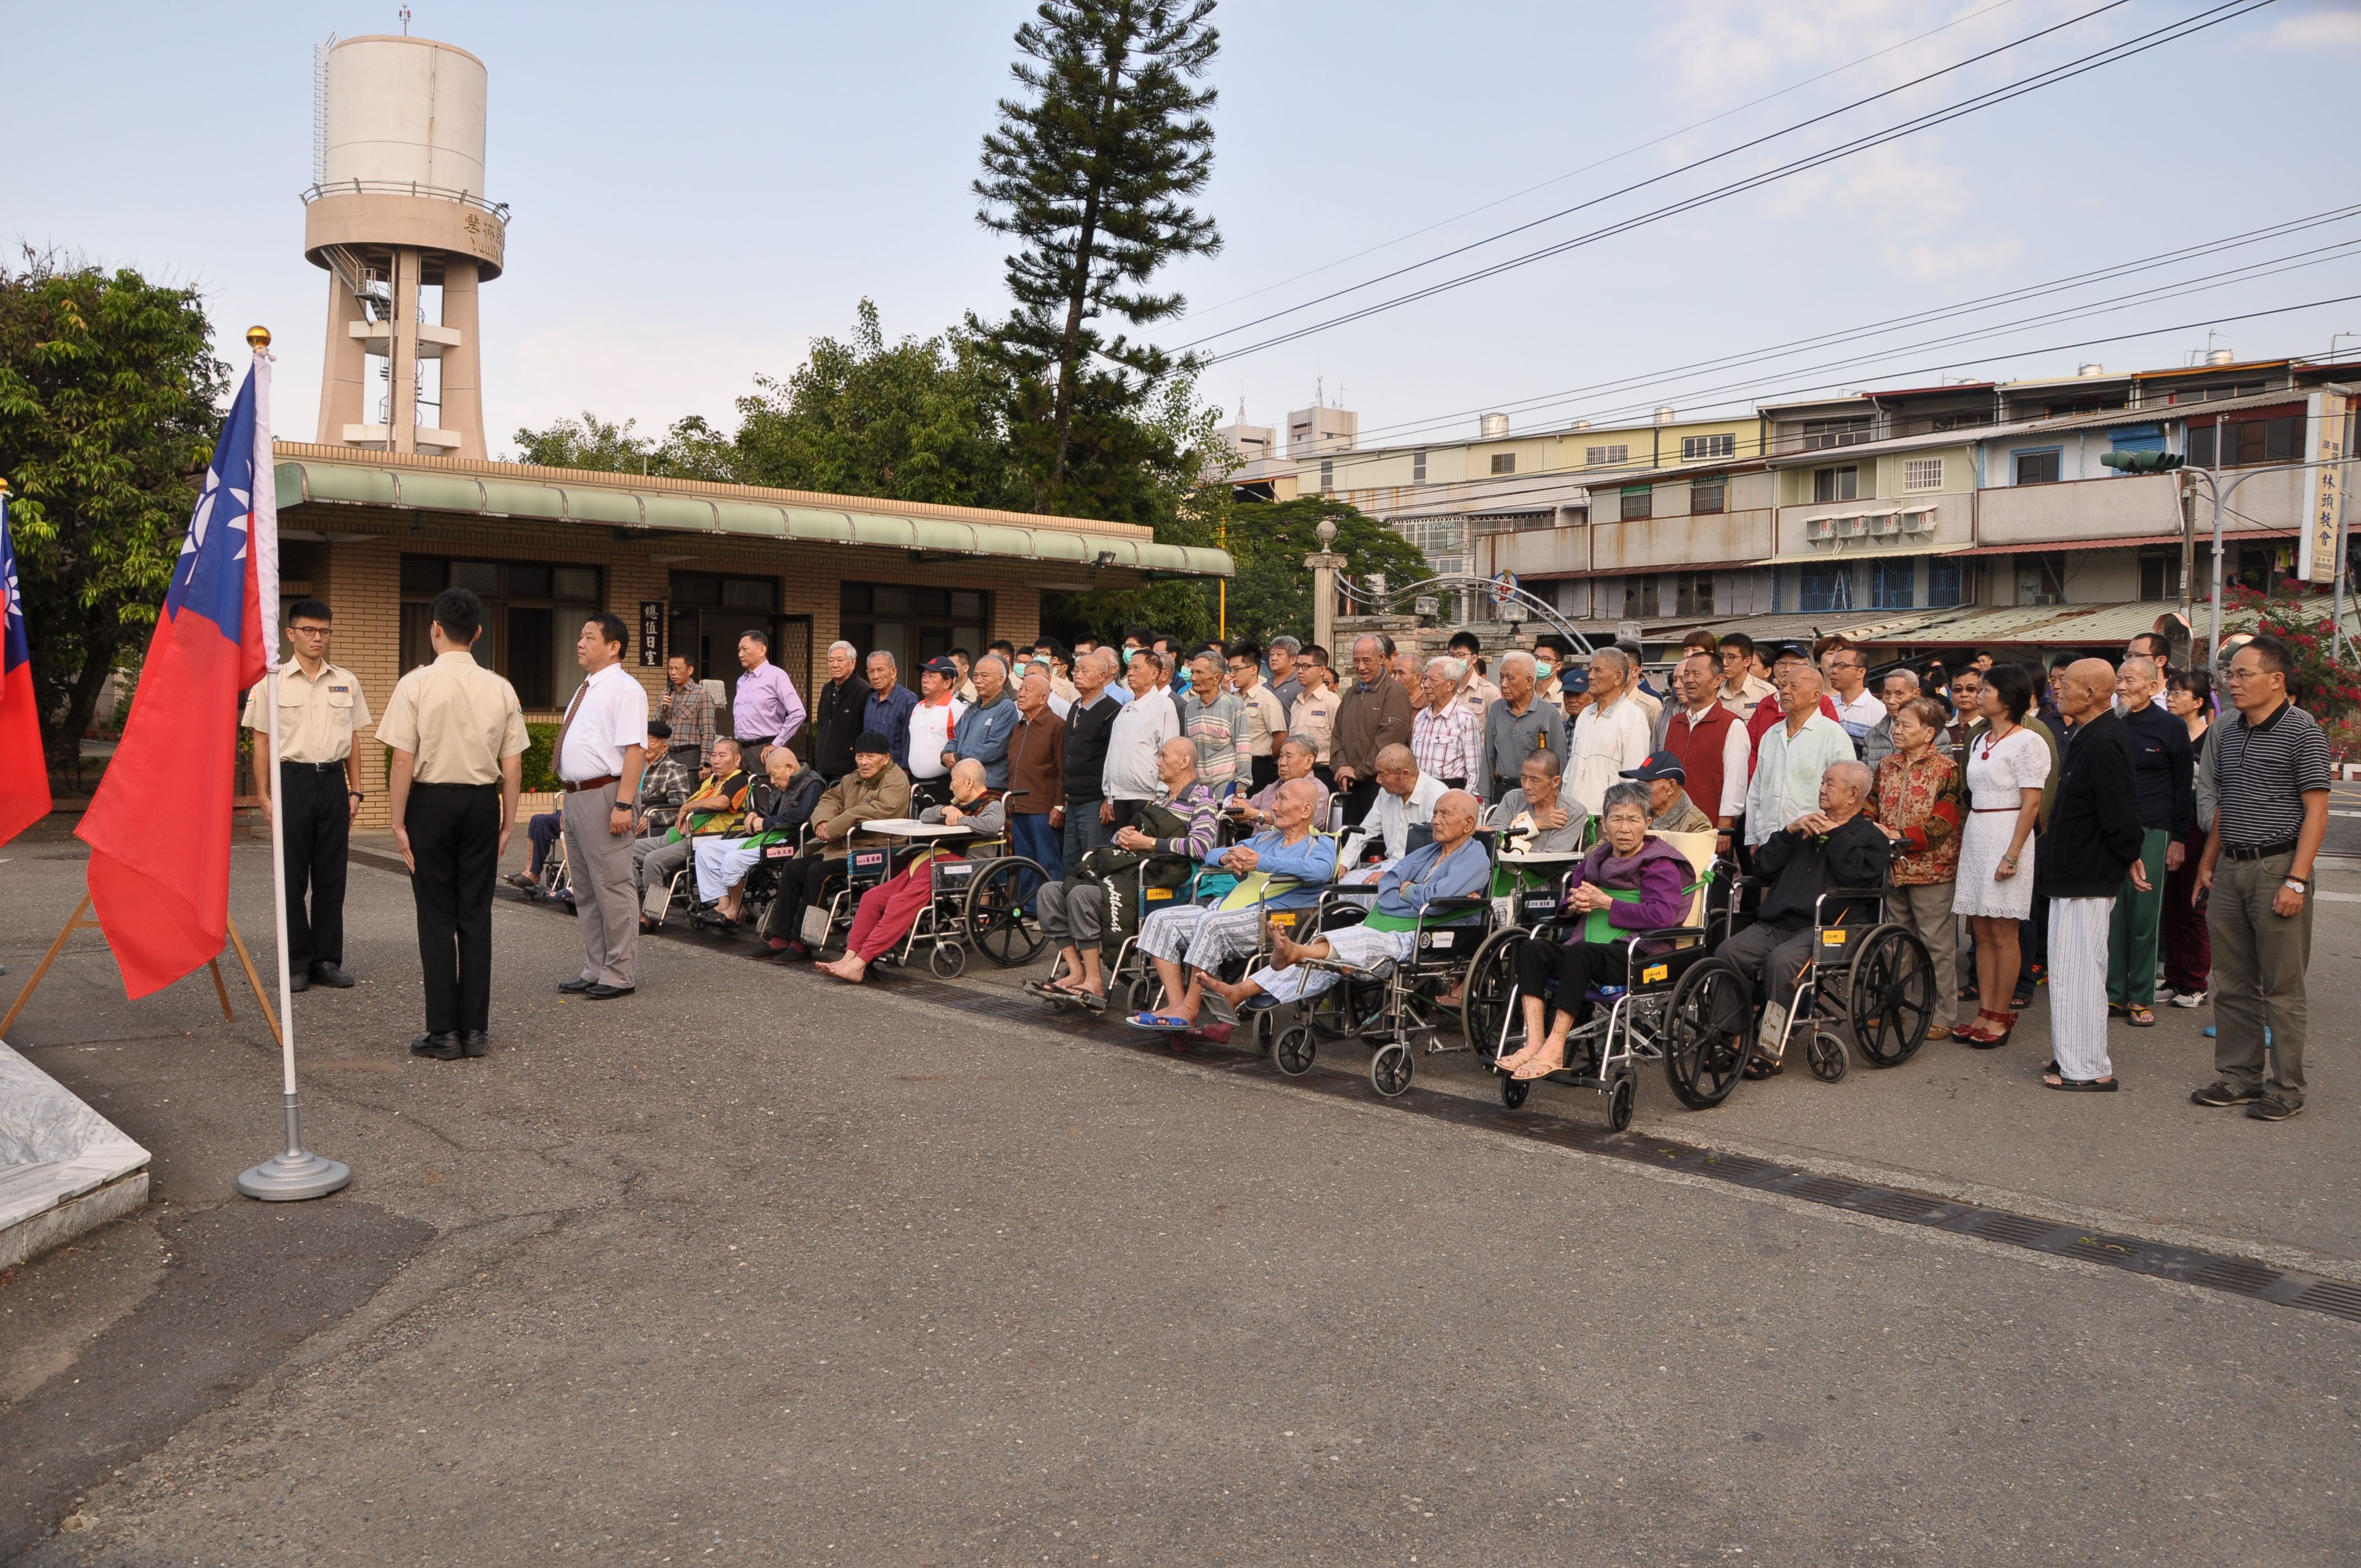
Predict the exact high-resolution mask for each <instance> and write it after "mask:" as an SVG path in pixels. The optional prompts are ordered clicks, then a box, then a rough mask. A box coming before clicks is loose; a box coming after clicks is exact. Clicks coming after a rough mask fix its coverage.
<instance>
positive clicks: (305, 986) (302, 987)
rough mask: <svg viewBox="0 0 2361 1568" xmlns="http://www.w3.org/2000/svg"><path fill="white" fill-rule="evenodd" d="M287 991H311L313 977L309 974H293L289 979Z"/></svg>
mask: <svg viewBox="0 0 2361 1568" xmlns="http://www.w3.org/2000/svg"><path fill="white" fill-rule="evenodd" d="M287 989H288V990H289V991H309V990H311V989H312V977H311V976H310V975H308V974H302V973H300V972H299V973H295V974H291V975H289V976H288V977H287Z"/></svg>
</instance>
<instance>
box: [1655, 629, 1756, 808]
mask: <svg viewBox="0 0 2361 1568" xmlns="http://www.w3.org/2000/svg"><path fill="white" fill-rule="evenodd" d="M1673 690H1674V693H1675V696H1678V697H1679V698H1680V706H1679V707H1677V708H1676V709H1675V710H1673V711H1672V712H1671V713H1670V714H1669V715H1668V716H1667V718H1666V719H1665V721H1664V745H1663V747H1662V748H1660V749H1661V750H1663V751H1670V752H1671V753H1672V754H1673V755H1674V756H1675V757H1678V758H1679V759H1680V762H1681V768H1682V770H1683V772H1685V773H1686V774H1687V789H1688V795H1689V799H1690V800H1691V801H1693V802H1695V803H1696V805H1697V809H1698V810H1700V811H1702V812H1704V813H1705V814H1706V815H1707V816H1708V817H1712V818H1713V825H1714V827H1715V828H1717V829H1718V830H1719V832H1720V834H1721V837H1720V839H1719V840H1718V841H1717V842H1716V843H1715V845H1714V848H1715V850H1717V851H1718V852H1719V853H1721V854H1728V853H1729V852H1730V820H1731V818H1733V817H1736V816H1737V815H1738V814H1739V813H1740V812H1741V811H1743V810H1744V809H1746V778H1747V760H1748V758H1747V753H1748V750H1749V746H1748V740H1747V735H1746V727H1745V726H1744V725H1742V724H1741V723H1739V721H1738V716H1737V715H1736V714H1734V713H1732V712H1730V709H1729V708H1727V707H1723V706H1722V705H1721V663H1720V661H1719V659H1717V658H1715V657H1714V656H1713V655H1712V654H1710V653H1704V652H1693V653H1691V654H1690V655H1689V656H1688V657H1687V658H1686V659H1683V660H1682V661H1681V662H1680V663H1679V665H1678V666H1677V667H1676V668H1675V670H1674V671H1673Z"/></svg>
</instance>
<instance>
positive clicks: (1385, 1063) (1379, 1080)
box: [1369, 1040, 1411, 1100]
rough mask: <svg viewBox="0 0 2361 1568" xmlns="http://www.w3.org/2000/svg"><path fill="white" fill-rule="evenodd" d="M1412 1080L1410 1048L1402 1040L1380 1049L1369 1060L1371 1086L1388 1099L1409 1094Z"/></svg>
mask: <svg viewBox="0 0 2361 1568" xmlns="http://www.w3.org/2000/svg"><path fill="white" fill-rule="evenodd" d="M1410 1079H1411V1059H1410V1047H1408V1046H1406V1045H1403V1044H1402V1043H1401V1042H1400V1040H1396V1041H1394V1042H1393V1043H1392V1044H1391V1045H1389V1046H1383V1047H1379V1048H1378V1054H1377V1055H1376V1056H1374V1057H1371V1058H1369V1082H1370V1085H1371V1086H1372V1087H1374V1088H1375V1089H1376V1090H1377V1091H1378V1093H1380V1094H1382V1095H1384V1096H1385V1097H1386V1098H1387V1099H1389V1100H1391V1099H1392V1098H1393V1097H1394V1096H1395V1095H1397V1094H1402V1093H1406V1092H1408V1091H1409V1089H1410Z"/></svg>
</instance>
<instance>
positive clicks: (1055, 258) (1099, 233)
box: [970, 0, 1222, 510]
mask: <svg viewBox="0 0 2361 1568" xmlns="http://www.w3.org/2000/svg"><path fill="white" fill-rule="evenodd" d="M1212 15H1213V0H1041V4H1040V5H1039V7H1038V9H1037V11H1036V12H1035V15H1034V19H1033V20H1031V21H1029V22H1027V23H1026V24H1025V25H1024V26H1023V27H1019V28H1018V29H1017V31H1016V48H1017V50H1018V52H1019V54H1020V56H1021V58H1020V59H1018V60H1017V61H1016V64H1015V65H1014V66H1013V67H1011V71H1012V73H1013V74H1014V75H1015V76H1016V80H1017V82H1019V83H1020V84H1022V85H1023V87H1024V88H1025V90H1026V93H1027V96H1026V97H1025V98H1024V100H1022V101H1018V100H1016V99H1003V100H1002V101H1001V104H1000V124H999V126H998V127H997V128H995V129H994V131H993V132H992V133H991V134H990V135H988V136H986V137H984V141H983V178H981V179H979V180H977V181H975V182H974V187H973V189H974V191H975V194H976V196H977V197H978V199H979V201H980V203H981V205H980V207H979V208H978V211H977V214H976V215H977V219H978V221H979V222H981V223H982V224H983V225H984V226H985V227H987V228H990V229H993V230H994V231H995V232H997V233H1000V234H1005V235H1008V236H1012V237H1013V238H1015V239H1016V241H1017V242H1018V245H1019V248H1018V249H1017V250H1016V253H1015V254H1013V255H1011V256H1010V257H1009V258H1007V269H1008V270H1007V278H1008V290H1009V292H1010V294H1011V295H1012V296H1013V297H1014V299H1015V301H1016V308H1015V310H1014V311H1013V312H1011V313H1010V314H1009V316H1008V319H1007V320H1006V321H1005V323H1001V324H999V325H997V326H994V327H992V328H990V329H989V330H988V332H985V335H987V336H988V338H989V340H990V342H991V344H992V345H993V348H994V352H995V353H996V354H997V355H998V356H1000V357H1001V359H1002V360H1003V361H1004V362H1005V365H1006V366H1007V367H1008V369H1009V372H1010V374H1011V376H1012V378H1013V379H1014V380H1015V381H1016V382H1017V383H1018V384H1019V385H1020V386H1021V387H1023V388H1025V389H1026V395H1023V396H1021V397H1020V399H1019V400H1018V402H1017V405H1016V409H1015V411H1014V413H1015V416H1016V432H1017V444H1018V448H1019V450H1020V452H1021V453H1023V455H1025V457H1026V458H1027V460H1028V463H1029V465H1030V466H1033V467H1034V468H1035V470H1036V472H1037V473H1038V488H1037V497H1036V501H1037V506H1038V508H1039V510H1069V503H1068V500H1067V498H1066V490H1067V488H1068V482H1069V477H1070V474H1071V472H1072V471H1073V470H1074V469H1076V468H1077V467H1081V468H1085V469H1093V468H1095V469H1102V470H1104V469H1113V468H1119V467H1120V466H1121V465H1122V464H1123V463H1124V462H1125V461H1126V460H1127V457H1128V456H1129V454H1128V453H1127V452H1126V450H1125V448H1126V444H1128V441H1129V438H1130V436H1131V434H1132V432H1131V431H1130V429H1129V426H1130V424H1131V423H1132V422H1131V420H1130V419H1128V418H1127V417H1126V416H1127V415H1129V414H1131V413H1133V412H1135V411H1137V409H1138V408H1139V407H1140V406H1141V404H1143V403H1144V402H1145V401H1146V400H1148V398H1149V396H1150V395H1151V394H1152V391H1153V389H1154V388H1155V386H1156V384H1157V383H1158V382H1159V381H1161V380H1162V379H1163V378H1165V377H1166V376H1168V375H1169V374H1170V372H1171V370H1172V369H1173V361H1172V359H1171V357H1170V356H1169V355H1167V354H1165V353H1164V351H1162V350H1161V349H1159V348H1157V347H1156V346H1154V345H1151V344H1148V343H1142V342H1135V341H1133V340H1132V339H1131V338H1130V337H1129V336H1127V335H1126V334H1125V333H1124V332H1122V331H1120V330H1118V331H1116V332H1115V334H1114V335H1112V336H1110V335H1108V334H1107V333H1106V332H1105V331H1104V329H1103V324H1102V323H1105V321H1106V319H1107V318H1108V317H1110V316H1113V317H1116V318H1119V319H1120V320H1121V321H1122V322H1123V323H1127V324H1128V325H1129V326H1130V327H1133V328H1139V327H1145V326H1147V325H1148V324H1150V323H1154V322H1159V321H1164V320H1167V319H1169V318H1170V317H1172V316H1175V315H1177V314H1179V313H1180V311H1181V309H1182V308H1183V306H1184V304H1185V303H1186V302H1185V300H1184V299H1183V297H1182V296H1181V295H1180V294H1178V293H1171V292H1161V293H1159V292H1158V291H1155V290H1154V289H1152V288H1151V287H1150V280H1152V279H1153V278H1154V276H1155V274H1156V272H1157V270H1158V269H1159V268H1161V267H1162V266H1163V265H1164V264H1165V263H1166V262H1168V261H1170V260H1173V259H1175V258H1180V257H1184V256H1191V255H1202V256H1210V255H1213V253H1215V252H1216V251H1218V250H1219V249H1220V248H1221V244H1222V238H1221V234H1220V231H1219V230H1218V229H1217V228H1216V227H1215V226H1214V224H1213V219H1212V218H1210V217H1207V216H1205V215H1203V214H1200V213H1198V212H1197V211H1196V210H1195V209H1194V208H1192V207H1191V206H1190V205H1189V204H1188V203H1187V201H1186V198H1188V197H1191V196H1193V195H1195V194H1196V193H1197V192H1199V191H1200V190H1202V188H1203V187H1204V183H1205V181H1206V179H1207V177H1208V176H1209V175H1210V174H1211V173H1212V171H1213V126H1212V123H1211V122H1210V121H1208V120H1207V119H1206V118H1205V111H1206V110H1208V109H1210V108H1212V107H1213V102H1214V98H1215V93H1214V90H1213V89H1212V88H1210V87H1204V86H1201V85H1200V84H1199V83H1200V82H1201V81H1202V78H1203V76H1204V74H1205V71H1206V70H1207V68H1208V67H1209V66H1210V65H1211V64H1212V63H1213V57H1214V55H1215V54H1216V53H1217V52H1218V50H1219V49H1220V41H1221V35H1220V34H1219V33H1218V32H1217V31H1216V30H1215V29H1214V28H1213V26H1212V24H1211V22H1210V21H1209V20H1208V18H1209V17H1210V16H1212ZM970 324H971V326H972V327H975V328H976V329H977V330H978V331H980V332H983V331H984V329H983V328H981V327H980V326H979V325H978V323H975V322H974V320H973V318H970Z"/></svg>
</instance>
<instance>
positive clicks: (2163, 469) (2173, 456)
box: [2099, 452, 2189, 474]
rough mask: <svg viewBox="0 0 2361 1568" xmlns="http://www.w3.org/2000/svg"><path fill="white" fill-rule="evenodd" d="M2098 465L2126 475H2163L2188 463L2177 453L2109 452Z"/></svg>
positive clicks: (2101, 458) (2186, 459)
mask: <svg viewBox="0 0 2361 1568" xmlns="http://www.w3.org/2000/svg"><path fill="white" fill-rule="evenodd" d="M2099 461H2100V463H2101V464H2103V466H2106V467H2109V468H2117V469H2121V470H2122V471H2123V472H2125V473H2126V474H2165V473H2169V472H2171V471H2172V470H2173V469H2175V468H2178V467H2180V466H2181V465H2182V464H2184V463H2186V462H2188V461H2189V459H2188V458H2186V457H2183V456H2182V455H2180V453H2178V452H2109V453H2106V454H2104V455H2102V456H2101V457H2100V459H2099Z"/></svg>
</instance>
